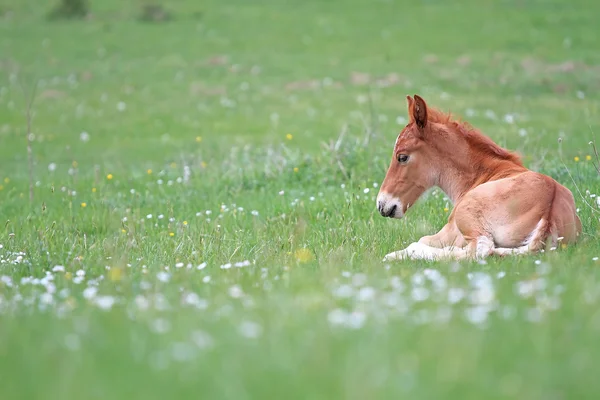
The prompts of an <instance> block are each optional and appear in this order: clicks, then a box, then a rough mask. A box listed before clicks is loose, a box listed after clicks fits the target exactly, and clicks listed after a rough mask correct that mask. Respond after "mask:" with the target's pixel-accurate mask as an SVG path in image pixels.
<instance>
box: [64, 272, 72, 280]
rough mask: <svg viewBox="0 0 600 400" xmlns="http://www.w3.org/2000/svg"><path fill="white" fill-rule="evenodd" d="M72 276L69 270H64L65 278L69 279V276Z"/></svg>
mask: <svg viewBox="0 0 600 400" xmlns="http://www.w3.org/2000/svg"><path fill="white" fill-rule="evenodd" d="M72 277H73V274H72V273H71V272H69V271H67V272H65V279H66V280H68V281H70V280H71V278H72Z"/></svg>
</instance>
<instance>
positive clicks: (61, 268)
mask: <svg viewBox="0 0 600 400" xmlns="http://www.w3.org/2000/svg"><path fill="white" fill-rule="evenodd" d="M52 272H65V267H64V266H62V265H55V266H54V267H53V268H52Z"/></svg>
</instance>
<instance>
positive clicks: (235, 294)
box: [228, 285, 244, 299]
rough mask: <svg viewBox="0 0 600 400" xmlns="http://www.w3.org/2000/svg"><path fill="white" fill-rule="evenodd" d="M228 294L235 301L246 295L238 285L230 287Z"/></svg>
mask: <svg viewBox="0 0 600 400" xmlns="http://www.w3.org/2000/svg"><path fill="white" fill-rule="evenodd" d="M228 292H229V296H231V297H232V298H234V299H239V298H240V297H242V296H243V295H244V291H243V290H242V288H241V287H239V286H238V285H233V286H232V287H230V288H229V291H228Z"/></svg>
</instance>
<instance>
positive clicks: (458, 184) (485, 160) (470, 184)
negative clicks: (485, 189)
mask: <svg viewBox="0 0 600 400" xmlns="http://www.w3.org/2000/svg"><path fill="white" fill-rule="evenodd" d="M470 153H471V154H468V155H467V156H466V157H464V158H463V159H459V160H456V161H452V160H451V161H450V162H448V163H447V164H446V165H445V166H444V167H443V168H442V169H441V171H440V173H439V176H438V182H437V186H439V187H440V188H441V189H442V190H443V191H444V193H446V195H447V196H448V197H449V198H450V199H451V200H452V202H453V203H456V202H457V201H458V200H459V199H460V198H461V197H462V196H464V195H465V193H467V192H468V191H470V190H471V189H473V188H475V187H477V186H479V185H481V184H483V183H486V182H490V181H495V180H498V179H502V178H507V177H510V176H514V175H517V174H520V173H522V172H524V171H526V170H527V168H525V167H524V166H522V165H520V164H518V163H516V162H514V161H513V160H507V159H502V158H497V157H493V156H490V155H488V154H481V152H477V151H470Z"/></svg>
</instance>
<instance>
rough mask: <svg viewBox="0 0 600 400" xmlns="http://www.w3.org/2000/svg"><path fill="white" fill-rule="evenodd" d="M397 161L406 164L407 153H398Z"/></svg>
mask: <svg viewBox="0 0 600 400" xmlns="http://www.w3.org/2000/svg"><path fill="white" fill-rule="evenodd" d="M398 162H399V163H400V164H406V163H407V162H408V155H406V154H399V155H398Z"/></svg>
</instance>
